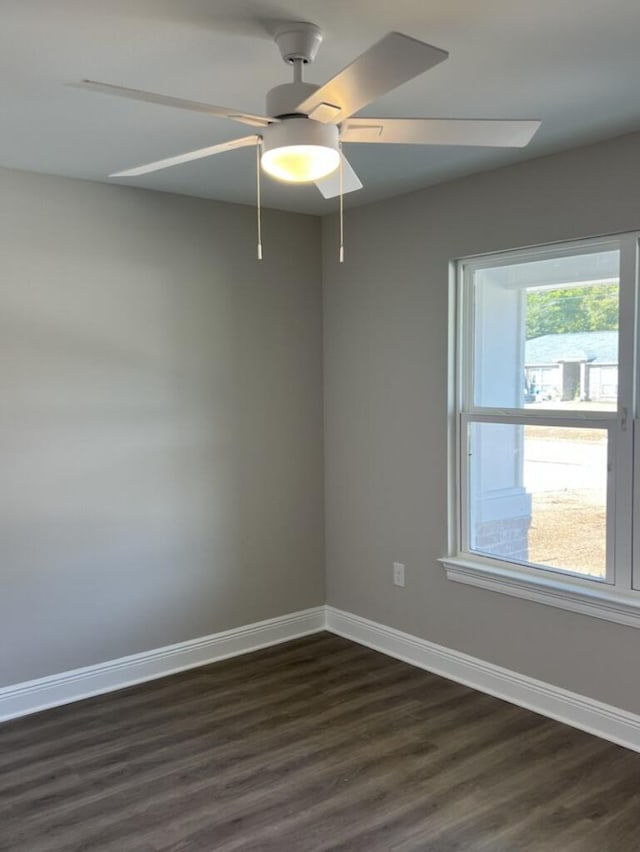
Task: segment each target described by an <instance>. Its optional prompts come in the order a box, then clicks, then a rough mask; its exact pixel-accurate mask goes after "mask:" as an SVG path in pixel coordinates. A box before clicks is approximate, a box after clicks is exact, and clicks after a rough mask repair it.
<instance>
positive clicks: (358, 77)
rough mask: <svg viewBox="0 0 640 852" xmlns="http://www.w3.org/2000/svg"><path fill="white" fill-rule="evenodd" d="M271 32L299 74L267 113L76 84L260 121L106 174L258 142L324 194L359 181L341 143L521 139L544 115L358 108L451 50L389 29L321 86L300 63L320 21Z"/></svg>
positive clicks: (270, 100)
mask: <svg viewBox="0 0 640 852" xmlns="http://www.w3.org/2000/svg"><path fill="white" fill-rule="evenodd" d="M275 41H276V44H277V45H278V47H279V49H280V53H281V54H282V58H283V59H284V61H285V62H286V63H287V64H290V65H292V66H293V82H291V83H285V84H284V85H281V86H276V87H275V88H274V89H271V91H270V92H268V94H267V103H266V107H267V108H266V112H267V115H266V116H263V115H254V114H252V113H247V112H242V111H240V110H235V109H230V108H227V107H220V106H213V105H211V104H206V103H199V102H196V101H188V100H182V99H180V98H174V97H170V96H167V95H159V94H154V93H153V92H144V91H140V90H138V89H128V88H124V87H122V86H113V85H110V84H109V83H99V82H96V81H93V80H82V81H81V82H80V83H76V84H72V85H76V86H79V87H81V88H83V89H89V90H91V91H94V92H101V93H103V94H108V95H119V96H120V97H124V98H131V99H133V100H139V101H147V102H150V103H157V104H162V105H164V106H172V107H178V108H180V109H186V110H191V111H194V112H202V113H206V114H209V115H214V116H218V117H221V118H229V119H232V120H233V121H238V122H240V123H241V124H246V125H249V126H250V127H253V128H255V129H256V130H255V133H253V134H252V135H250V136H243V137H240V138H238V139H231V140H230V141H228V142H222V143H220V144H218V145H211V146H209V147H207V148H200V149H198V150H197V151H189V152H187V153H185V154H178V155H177V156H175V157H168V158H166V159H164V160H158V161H156V162H153V163H146V164H144V165H141V166H136V167H135V168H132V169H126V170H124V171H120V172H115V173H114V174H112V175H110V177H133V176H136V175H143V174H147V173H149V172H155V171H158V170H160V169H166V168H169V167H170V166H177V165H179V164H181V163H187V162H189V161H191V160H199V159H202V158H203V157H210V156H212V155H214V154H219V153H221V152H223V151H230V150H233V149H234V148H244V147H247V146H258V150H259V153H260V163H261V165H262V168H263V170H264V171H265V172H267V173H268V174H270V175H272V176H273V177H275V178H278V179H280V180H284V181H289V182H291V183H315V185H316V186H317V187H318V189H319V190H320V192H321V193H322V194H323V195H324V196H325V198H332V197H334V196H336V195H342V194H343V193H345V192H353V191H354V190H356V189H360V188H361V187H362V183H361V182H360V179H359V178H358V176H357V175H356V173H355V172H354V170H353V169H352V167H351V166H350V164H349V162H348V160H347V159H346V158H345V156H344V154H343V153H342V144H343V143H348V144H351V143H366V144H371V143H373V144H384V143H394V144H407V145H483V146H500V147H524V146H525V145H527V144H528V143H529V141H530V140H531V138H532V137H533V134H534V133H535V132H536V130H537V129H538V127H539V126H540V122H539V121H526V120H505V121H503V120H495V119H451V118H369V117H366V118H352V116H353V115H354V113H357V112H358V111H359V110H361V109H362V108H363V107H365V106H367V104H369V103H371V102H372V101H374V100H376V99H377V98H379V97H381V96H382V95H384V94H386V93H387V92H390V91H391V90H392V89H395V88H396V87H397V86H400V85H402V83H406V82H407V81H408V80H411V79H412V78H413V77H416V76H418V75H419V74H422V73H423V72H425V71H427V70H428V69H429V68H433V67H434V66H435V65H437V64H438V63H440V62H442V61H444V60H445V59H446V58H447V57H448V55H449V54H448V53H447V51H445V50H440V49H439V48H437V47H433V46H432V45H430V44H426V43H425V42H422V41H418V40H417V39H415V38H411V37H410V36H407V35H402V34H401V33H397V32H391V33H389V34H388V35H386V36H384V38H382V39H381V40H380V41H379V42H377V43H376V44H374V45H373V46H372V47H370V48H369V49H368V50H366V51H365V52H364V53H363V54H362V55H361V56H359V57H358V58H357V59H355V60H354V61H353V62H352V63H351V64H350V65H348V66H347V67H346V68H345V69H344V70H343V71H340V72H339V73H338V74H336V75H335V77H333V78H332V79H331V80H329V81H328V82H327V83H325V84H324V85H323V86H317V85H314V84H313V83H306V82H303V79H302V69H303V66H304V65H305V64H307V63H310V62H313V60H314V58H315V56H316V54H317V52H318V48H319V47H320V43H321V41H322V32H321V30H320V29H319V28H318V27H316V26H315V25H314V24H309V23H291V24H287V25H285V26H283V27H281V29H280V30H279V31H278V32H277V33H276V36H275ZM338 166H340V168H338Z"/></svg>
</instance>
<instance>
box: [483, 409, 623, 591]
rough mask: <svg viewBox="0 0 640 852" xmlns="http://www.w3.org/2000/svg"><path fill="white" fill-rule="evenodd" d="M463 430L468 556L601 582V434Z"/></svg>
mask: <svg viewBox="0 0 640 852" xmlns="http://www.w3.org/2000/svg"><path fill="white" fill-rule="evenodd" d="M469 429H470V435H469V471H468V472H469V548H470V550H473V551H476V552H477V553H482V554H485V555H488V556H495V557H498V558H501V559H507V560H510V561H515V562H521V563H524V564H530V565H537V566H544V567H547V568H554V569H558V570H562V571H571V572H573V573H577V574H582V575H586V576H590V577H594V578H599V579H604V578H605V577H606V543H607V532H606V526H607V525H606V506H607V430H606V429H578V428H571V427H566V426H553V427H552V426H520V425H511V424H503V423H471V424H470V426H469Z"/></svg>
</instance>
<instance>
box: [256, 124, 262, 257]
mask: <svg viewBox="0 0 640 852" xmlns="http://www.w3.org/2000/svg"><path fill="white" fill-rule="evenodd" d="M261 152H262V138H261V137H260V136H258V141H257V143H256V196H257V202H258V204H257V211H258V260H262V208H261V196H260V154H261Z"/></svg>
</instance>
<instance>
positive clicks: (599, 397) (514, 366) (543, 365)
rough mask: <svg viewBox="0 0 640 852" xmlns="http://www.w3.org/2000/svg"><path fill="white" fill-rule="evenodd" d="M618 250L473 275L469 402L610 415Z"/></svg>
mask: <svg viewBox="0 0 640 852" xmlns="http://www.w3.org/2000/svg"><path fill="white" fill-rule="evenodd" d="M619 275H620V251H619V250H618V249H614V250H608V251H598V252H595V253H590V254H584V253H583V254H573V255H568V256H566V257H553V258H548V259H546V260H536V261H531V262H527V263H515V264H512V265H506V266H495V267H493V268H488V269H478V270H476V271H475V273H474V277H473V286H474V402H475V404H476V405H478V406H489V407H494V408H535V409H538V410H544V409H545V408H553V409H561V410H585V411H590V410H596V411H615V410H616V407H617V401H618V310H619V300H618V296H619Z"/></svg>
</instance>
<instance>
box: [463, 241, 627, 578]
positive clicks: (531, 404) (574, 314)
mask: <svg viewBox="0 0 640 852" xmlns="http://www.w3.org/2000/svg"><path fill="white" fill-rule="evenodd" d="M625 240H626V242H625ZM636 249H637V239H636V237H635V236H633V235H631V236H629V237H627V236H625V238H620V239H617V238H616V239H606V240H600V241H592V242H584V243H580V244H573V245H571V246H565V247H563V246H553V247H549V248H547V249H537V250H534V251H530V252H519V253H512V254H505V255H501V256H493V257H490V258H478V259H474V260H469V261H464V262H461V263H460V269H459V272H460V276H459V279H460V286H461V299H460V319H461V322H460V327H459V335H460V344H461V345H460V360H461V369H460V376H461V382H460V384H461V387H460V388H459V428H460V435H459V438H460V440H459V447H460V460H459V494H460V507H459V510H460V523H459V529H460V536H461V540H460V543H459V550H460V551H461V552H463V553H464V552H466V553H469V554H477V555H478V556H480V557H481V558H483V559H488V560H495V561H497V562H499V563H507V564H515V565H522V566H523V568H525V569H526V570H534V571H538V570H542V571H543V572H555V573H558V572H560V573H563V574H565V575H572V576H575V577H578V578H582V579H584V580H588V581H596V582H599V583H608V584H611V585H615V584H622V585H623V586H624V587H628V588H629V590H630V588H631V579H630V578H631V566H630V564H627V565H626V566H625V567H624V569H623V570H616V568H620V566H619V565H618V566H616V554H617V555H618V556H621V554H623V553H624V554H627V557H628V558H627V562H628V563H629V562H630V541H629V542H626V541H625V543H624V546H623V547H618V546H617V545H619V543H620V537H621V536H622V535H628V537H629V540H630V536H631V532H630V531H631V493H630V492H628V493H627V492H625V490H624V489H625V488H627V487H628V485H629V483H630V482H631V480H630V477H629V475H628V470H630V469H631V466H632V453H633V447H632V442H631V440H630V437H628V435H627V433H628V432H629V431H630V428H631V427H630V426H629V423H628V417H627V415H628V414H629V412H630V411H631V409H632V402H633V400H632V397H633V393H632V389H633V382H634V370H635V365H634V363H633V361H634V357H633V351H634V349H635V346H634V345H633V341H634V340H635V333H636V332H635V327H634V313H635V311H634V307H633V305H634V303H633V299H634V293H635V281H634V280H631V279H632V278H633V277H634V276H633V275H631V274H630V273H629V271H628V270H627V271H626V272H625V275H624V276H623V275H622V273H621V269H622V265H623V264H622V258H623V252H626V253H627V255H628V254H629V253H630V252H633V253H634V256H635V253H636ZM632 268H633V269H635V265H629V270H631V269H632ZM623 279H624V280H623ZM625 288H626V289H625ZM621 293H623V294H624V299H625V301H624V304H625V306H626V309H625V310H622V309H621V304H622V302H621ZM629 306H631V310H629ZM621 318H622V323H623V325H622V326H621ZM623 341H624V345H625V347H626V354H627V356H630V357H627V358H625V359H622V358H621V357H620V352H621V347H622V342H623ZM621 412H624V413H625V416H621ZM623 433H624V434H623ZM625 453H626V456H625ZM621 463H622V464H621ZM625 466H627V468H628V469H627V472H626V473H625V470H624V468H625ZM621 467H622V473H621V474H620V475H619V476H617V477H616V470H618V473H620V470H621ZM622 515H624V518H621V516H622Z"/></svg>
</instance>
